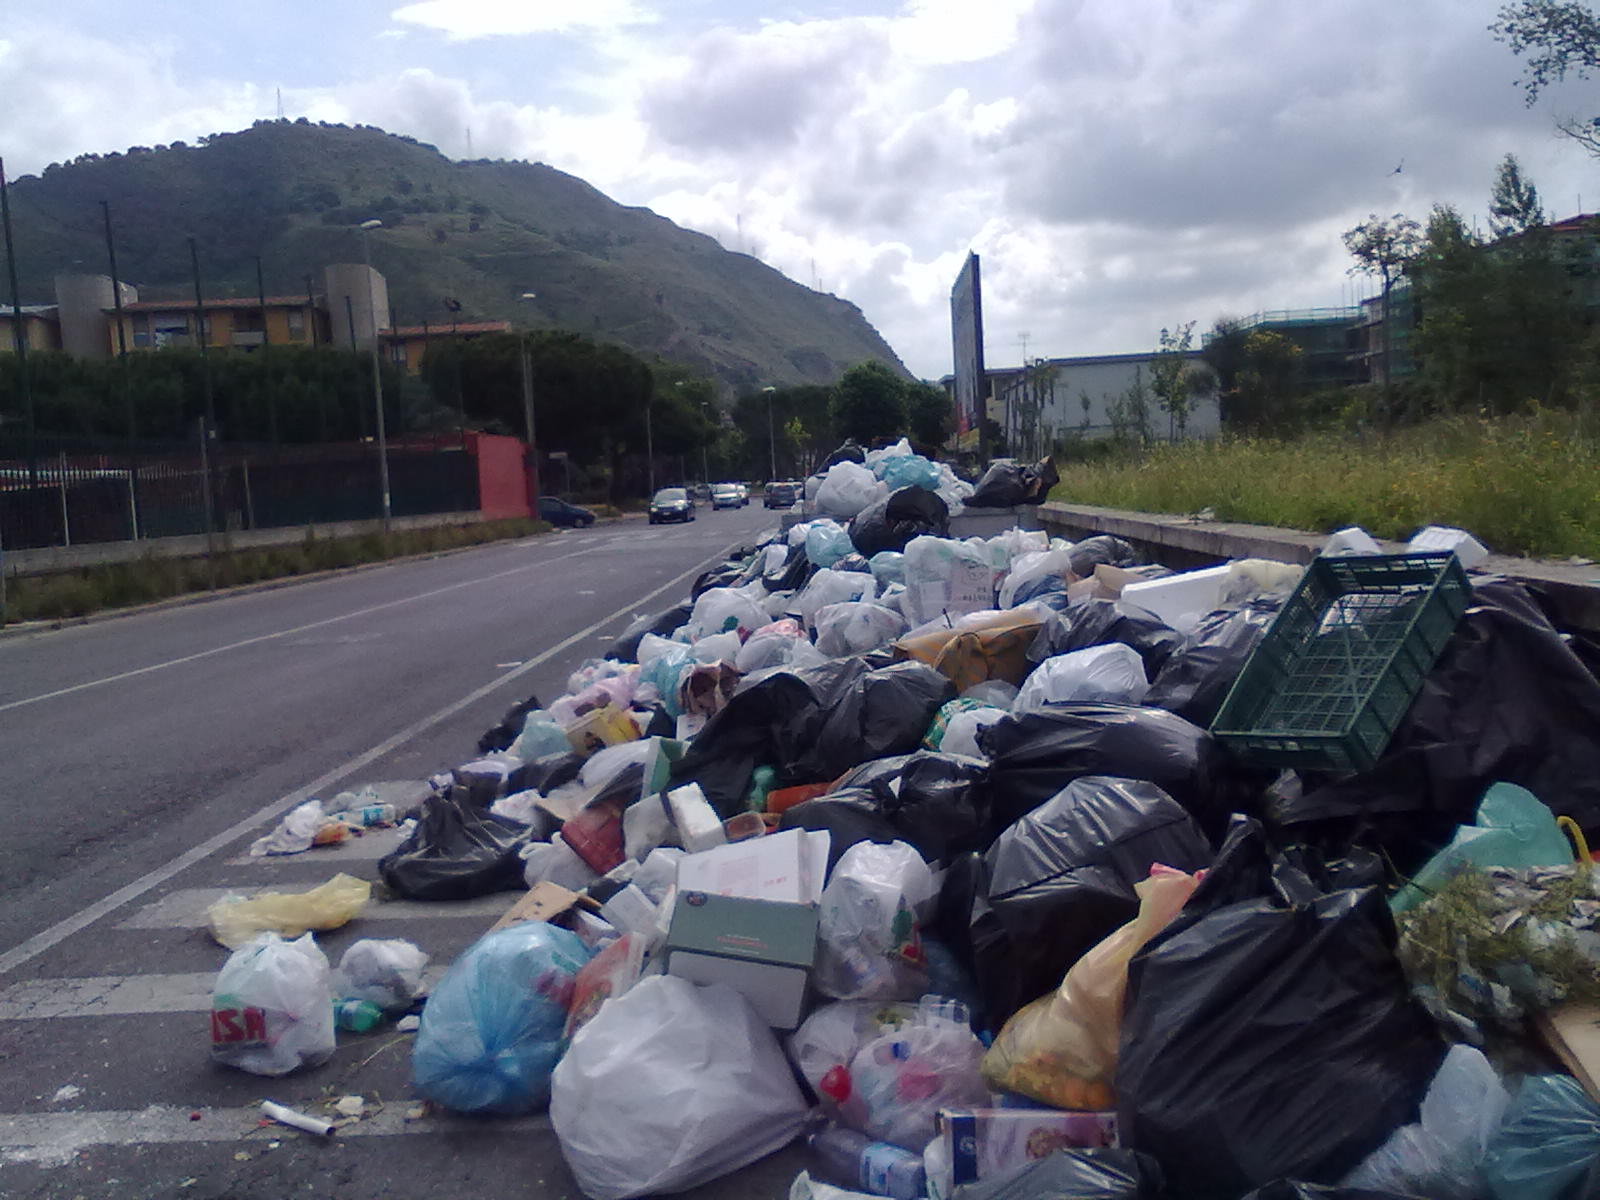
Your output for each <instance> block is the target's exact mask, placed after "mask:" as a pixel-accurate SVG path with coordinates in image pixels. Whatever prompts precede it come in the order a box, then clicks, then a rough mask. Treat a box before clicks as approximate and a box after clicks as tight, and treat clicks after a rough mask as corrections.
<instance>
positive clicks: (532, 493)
mask: <svg viewBox="0 0 1600 1200" xmlns="http://www.w3.org/2000/svg"><path fill="white" fill-rule="evenodd" d="M538 298H539V293H538V292H523V293H522V295H521V296H519V297H518V299H519V300H523V301H525V302H528V303H532V302H533V301H535V300H537V299H538ZM517 350H518V351H519V357H520V358H521V359H522V423H523V426H524V430H525V432H526V433H527V447H526V450H525V451H524V458H523V466H524V468H525V469H526V472H527V485H528V507H529V508H530V509H531V510H533V515H534V516H538V515H539V512H538V508H539V450H538V446H537V444H536V442H535V441H534V430H533V354H532V352H531V351H530V350H529V349H528V337H527V334H523V333H519V334H518V335H517Z"/></svg>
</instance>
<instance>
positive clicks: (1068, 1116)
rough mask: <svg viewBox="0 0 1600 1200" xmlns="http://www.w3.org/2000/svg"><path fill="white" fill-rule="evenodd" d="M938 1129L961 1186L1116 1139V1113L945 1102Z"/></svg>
mask: <svg viewBox="0 0 1600 1200" xmlns="http://www.w3.org/2000/svg"><path fill="white" fill-rule="evenodd" d="M939 1132H940V1136H941V1137H943V1138H944V1149H945V1154H946V1156H947V1160H948V1161H949V1163H950V1172H951V1175H950V1178H951V1182H952V1183H954V1184H956V1185H957V1186H959V1185H961V1184H963V1183H972V1182H973V1181H975V1180H979V1179H989V1178H993V1177H994V1176H996V1175H1003V1174H1005V1173H1006V1172H1007V1171H1014V1170H1016V1169H1017V1168H1018V1167H1023V1166H1026V1165H1027V1164H1028V1163H1030V1162H1033V1161H1035V1160H1036V1159H1041V1158H1047V1157H1049V1156H1050V1155H1051V1154H1054V1153H1055V1152H1056V1151H1057V1150H1086V1149H1090V1148H1092V1147H1096V1146H1115V1145H1116V1144H1117V1115H1116V1113H1092V1112H1062V1111H1061V1110H1059V1109H1054V1108H945V1109H941V1110H940V1111H939Z"/></svg>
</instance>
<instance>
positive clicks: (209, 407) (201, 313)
mask: <svg viewBox="0 0 1600 1200" xmlns="http://www.w3.org/2000/svg"><path fill="white" fill-rule="evenodd" d="M189 265H190V267H192V268H193V271H194V337H195V344H196V345H198V346H199V347H200V383H201V386H202V387H203V388H204V389H205V398H206V436H207V437H216V436H217V402H216V397H215V396H214V395H212V392H211V359H210V357H209V356H208V355H207V354H206V342H207V341H209V340H210V339H208V338H207V337H206V302H205V297H204V296H203V295H202V293H201V291H200V250H199V248H198V247H197V246H196V245H195V242H194V239H193V238H190V239H189Z"/></svg>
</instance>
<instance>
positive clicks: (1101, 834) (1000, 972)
mask: <svg viewBox="0 0 1600 1200" xmlns="http://www.w3.org/2000/svg"><path fill="white" fill-rule="evenodd" d="M984 861H985V864H986V866H987V873H988V885H987V896H986V899H984V900H982V901H980V902H978V903H977V904H976V905H975V906H974V910H973V915H972V946H973V954H974V958H975V973H976V975H977V977H978V981H979V986H980V987H981V988H982V990H983V994H984V1001H985V1011H986V1013H987V1015H988V1017H989V1019H990V1020H991V1021H992V1022H994V1023H996V1024H998V1023H999V1022H1001V1021H1004V1020H1005V1019H1006V1018H1007V1017H1009V1016H1010V1015H1011V1014H1012V1013H1014V1012H1016V1011H1017V1009H1019V1008H1020V1007H1022V1005H1024V1004H1027V1003H1029V1002H1030V1001H1032V1000H1034V999H1036V998H1038V997H1039V996H1041V995H1043V994H1044V993H1046V992H1049V991H1051V990H1053V989H1054V988H1056V987H1057V986H1058V985H1059V984H1060V983H1061V979H1062V976H1064V975H1065V974H1066V973H1067V969H1068V968H1069V967H1070V966H1072V964H1073V963H1075V962H1077V961H1078V959H1079V958H1081V957H1082V956H1083V955H1084V954H1085V953H1087V952H1088V951H1089V949H1090V948H1091V947H1093V946H1094V945H1095V943H1097V942H1100V941H1102V940H1103V939H1105V938H1107V937H1109V936H1110V935H1111V934H1112V933H1114V932H1115V931H1116V930H1118V929H1120V928H1121V927H1122V926H1124V925H1126V924H1128V923H1129V922H1130V921H1132V920H1133V919H1134V918H1135V917H1136V916H1137V915H1138V913H1139V895H1138V891H1137V887H1138V885H1139V884H1141V883H1143V882H1144V881H1145V879H1146V878H1148V877H1149V875H1150V871H1151V868H1153V867H1154V866H1155V865H1156V864H1158V863H1160V864H1163V865H1165V866H1168V867H1172V868H1174V869H1175V870H1179V871H1185V872H1188V873H1190V874H1193V873H1194V872H1195V871H1198V870H1200V869H1201V868H1203V867H1205V866H1206V865H1207V864H1208V863H1209V862H1210V861H1211V848H1210V846H1209V845H1207V844H1206V840H1205V837H1204V835H1203V834H1202V833H1201V832H1200V830H1199V828H1198V827H1197V826H1196V825H1195V823H1194V821H1193V820H1192V819H1191V818H1190V816H1189V814H1188V813H1186V812H1185V811H1184V810H1183V808H1182V807H1181V806H1180V805H1178V804H1177V803H1176V802H1175V801H1174V800H1173V799H1172V797H1170V796H1169V795H1167V793H1166V792H1164V791H1162V790H1161V789H1160V788H1159V787H1156V786H1155V785H1154V784H1150V783H1141V782H1138V781H1136V780H1130V779H1111V778H1104V777H1093V776H1091V777H1088V778H1084V779H1078V780H1075V781H1073V782H1072V783H1070V784H1068V785H1067V787H1065V788H1064V789H1062V791H1061V792H1060V793H1059V794H1058V795H1057V796H1055V797H1054V798H1053V799H1052V800H1051V801H1050V802H1049V803H1048V804H1045V805H1043V806H1042V807H1040V808H1037V809H1035V810H1034V811H1033V812H1031V813H1029V814H1028V815H1027V816H1025V817H1023V818H1022V819H1021V820H1019V821H1018V822H1017V823H1016V824H1014V825H1012V826H1011V827H1010V828H1009V829H1007V830H1006V831H1005V832H1004V833H1002V834H1001V835H1000V836H999V838H997V839H996V840H995V843H994V845H993V846H991V847H990V848H989V851H988V853H987V854H986V855H985V856H984Z"/></svg>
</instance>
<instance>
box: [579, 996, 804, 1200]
mask: <svg viewBox="0 0 1600 1200" xmlns="http://www.w3.org/2000/svg"><path fill="white" fill-rule="evenodd" d="M806 1113H807V1108H806V1102H805V1099H804V1098H803V1097H802V1096H801V1094H800V1088H799V1085H797V1084H796V1083H795V1081H794V1076H793V1075H792V1074H790V1072H789V1065H788V1063H787V1062H785V1061H784V1057H783V1051H782V1050H781V1049H779V1047H778V1043H777V1041H776V1039H775V1038H774V1037H773V1035H772V1030H771V1029H769V1028H768V1027H767V1024H766V1022H765V1021H763V1020H762V1019H761V1018H760V1017H758V1016H757V1015H756V1014H755V1011H754V1010H753V1009H752V1008H751V1007H750V1005H749V1002H748V1001H746V1000H745V998H744V997H743V996H741V995H739V993H738V992H735V991H734V990H733V989H732V988H729V987H726V986H723V985H721V984H717V985H713V986H711V987H700V986H697V985H696V984H692V983H690V982H689V981H688V980H685V979H679V978H677V977H675V976H672V975H655V976H651V977H650V978H647V979H642V980H640V981H639V982H638V983H637V984H635V985H634V986H633V987H632V988H630V989H629V990H628V991H627V992H626V993H624V994H623V995H621V996H617V997H614V998H612V999H610V1000H608V1001H606V1003H605V1005H604V1006H603V1007H602V1008H601V1009H600V1011H599V1013H597V1014H596V1015H595V1017H594V1018H593V1019H592V1020H591V1021H589V1022H588V1023H587V1024H586V1025H584V1026H583V1028H582V1029H580V1030H579V1031H578V1032H577V1034H576V1035H575V1036H574V1037H573V1039H572V1045H571V1047H570V1048H568V1050H567V1053H566V1055H565V1056H564V1057H563V1058H562V1059H561V1062H560V1063H559V1064H558V1065H557V1066H556V1069H555V1074H554V1076H553V1078H552V1093H551V1099H550V1122H551V1124H552V1125H553V1126H554V1128H555V1133H556V1137H557V1138H558V1139H559V1140H560V1143H561V1152H562V1154H563V1155H564V1156H565V1157H566V1160H567V1165H568V1166H569V1167H571V1168H572V1173H573V1175H574V1176H576V1178H577V1181H578V1186H579V1187H580V1188H582V1189H583V1192H584V1194H585V1195H587V1196H590V1197H593V1198H594V1200H628V1198H629V1197H633V1196H645V1195H652V1194H655V1193H659V1192H680V1191H685V1190H687V1189H689V1188H691V1187H695V1186H697V1185H698V1184H701V1183H705V1182H707V1181H709V1180H712V1179H715V1178H717V1177H719V1176H722V1175H726V1174H728V1173H729V1172H731V1171H737V1170H738V1169H739V1168H740V1167H743V1166H746V1165H748V1164H749V1163H752V1162H755V1161H756V1160H757V1159H759V1158H763V1157H765V1156H766V1155H768V1154H771V1153H772V1152H773V1151H775V1150H778V1149H780V1148H781V1147H783V1146H786V1145H788V1144H789V1142H791V1141H793V1140H794V1138H795V1137H796V1135H798V1134H799V1132H800V1130H801V1127H802V1126H803V1125H804V1123H805V1120H806Z"/></svg>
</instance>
